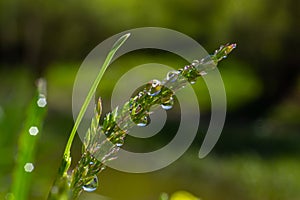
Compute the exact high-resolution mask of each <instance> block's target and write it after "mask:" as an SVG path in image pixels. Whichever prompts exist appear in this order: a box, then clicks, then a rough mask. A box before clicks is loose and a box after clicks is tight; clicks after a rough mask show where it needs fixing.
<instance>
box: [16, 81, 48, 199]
mask: <svg viewBox="0 0 300 200" xmlns="http://www.w3.org/2000/svg"><path fill="white" fill-rule="evenodd" d="M46 108H47V99H46V81H45V80H44V79H39V80H38V81H37V92H36V94H35V96H34V98H33V99H32V102H31V103H30V105H29V107H28V110H27V117H26V119H25V123H24V126H23V129H22V131H21V133H20V137H19V141H18V152H17V157H16V166H15V170H14V173H13V183H12V188H11V192H12V195H11V196H12V198H13V199H18V200H23V199H28V191H29V189H30V180H31V177H32V173H31V172H33V171H34V153H35V151H36V144H37V141H38V140H39V137H40V132H41V130H42V125H43V121H44V117H45V114H46V110H47V109H46Z"/></svg>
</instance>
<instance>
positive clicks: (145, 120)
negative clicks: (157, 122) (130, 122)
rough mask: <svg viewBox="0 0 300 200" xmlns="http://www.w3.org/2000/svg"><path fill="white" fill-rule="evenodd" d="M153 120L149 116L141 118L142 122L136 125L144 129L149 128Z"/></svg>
mask: <svg viewBox="0 0 300 200" xmlns="http://www.w3.org/2000/svg"><path fill="white" fill-rule="evenodd" d="M150 122H151V119H150V117H149V116H143V117H141V119H140V121H139V122H137V123H136V125H137V126H139V127H144V126H147V125H148V124H150Z"/></svg>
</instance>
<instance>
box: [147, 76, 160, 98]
mask: <svg viewBox="0 0 300 200" xmlns="http://www.w3.org/2000/svg"><path fill="white" fill-rule="evenodd" d="M147 88H148V92H147V93H148V95H150V96H156V95H158V94H159V93H160V91H161V88H162V85H161V82H160V81H159V80H156V79H154V80H152V81H151V82H150V83H148V86H147Z"/></svg>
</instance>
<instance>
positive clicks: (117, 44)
mask: <svg viewBox="0 0 300 200" xmlns="http://www.w3.org/2000/svg"><path fill="white" fill-rule="evenodd" d="M129 36H130V33H127V34H125V35H123V36H122V37H120V38H119V39H118V40H117V41H116V42H115V43H114V45H113V46H112V49H111V50H110V51H109V53H108V55H107V57H106V59H105V61H104V63H103V65H102V67H101V70H100V72H99V74H98V75H97V77H96V79H95V81H94V82H93V85H92V87H91V88H90V90H89V93H88V95H87V97H86V99H85V101H84V103H83V105H82V107H81V109H80V111H79V114H78V116H77V118H76V120H75V123H74V126H73V129H72V131H71V134H70V136H69V139H68V142H67V145H66V148H65V151H64V157H63V162H62V167H61V169H60V170H59V171H60V172H59V173H60V175H61V176H64V175H66V172H67V170H68V168H69V166H70V164H71V156H70V150H71V146H72V143H73V140H74V137H75V134H76V131H77V129H78V126H79V124H80V122H81V120H82V118H83V116H84V114H85V112H86V109H87V107H88V105H89V103H90V102H91V100H92V97H93V95H94V94H95V92H96V89H97V87H98V85H99V83H100V80H101V79H102V76H103V74H104V72H105V70H106V69H107V67H108V66H109V64H110V62H111V60H112V58H113V56H114V55H115V53H116V52H117V50H118V49H119V48H120V47H121V46H122V45H123V44H124V42H125V41H126V40H127V39H128V37H129Z"/></svg>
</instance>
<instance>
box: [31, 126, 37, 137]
mask: <svg viewBox="0 0 300 200" xmlns="http://www.w3.org/2000/svg"><path fill="white" fill-rule="evenodd" d="M28 132H29V134H30V135H32V136H36V135H37V134H38V133H39V129H38V127H36V126H31V127H30V128H29V130H28Z"/></svg>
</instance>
